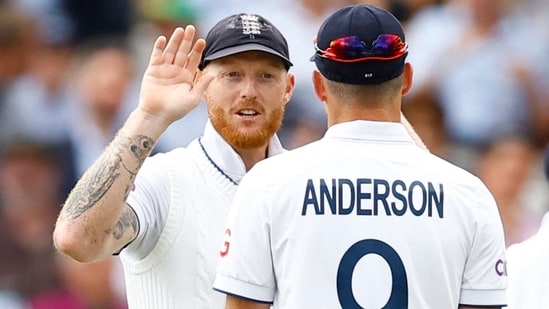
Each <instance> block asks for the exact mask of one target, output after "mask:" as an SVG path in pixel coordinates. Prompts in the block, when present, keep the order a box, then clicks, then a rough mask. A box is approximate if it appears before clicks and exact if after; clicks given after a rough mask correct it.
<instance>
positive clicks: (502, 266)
mask: <svg viewBox="0 0 549 309" xmlns="http://www.w3.org/2000/svg"><path fill="white" fill-rule="evenodd" d="M495 269H496V274H498V276H500V277H503V276H507V263H506V262H505V261H504V260H502V259H499V260H498V261H497V262H496V267H495Z"/></svg>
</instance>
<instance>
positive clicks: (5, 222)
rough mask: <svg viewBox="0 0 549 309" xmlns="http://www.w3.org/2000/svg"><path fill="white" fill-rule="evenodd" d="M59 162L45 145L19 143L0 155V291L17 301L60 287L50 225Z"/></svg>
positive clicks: (56, 206) (58, 182) (58, 186)
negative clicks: (8, 292)
mask: <svg viewBox="0 0 549 309" xmlns="http://www.w3.org/2000/svg"><path fill="white" fill-rule="evenodd" d="M62 164H63V162H62V161H61V157H60V156H59V155H58V153H57V151H56V150H55V149H53V148H52V147H51V146H49V145H44V144H41V143H36V142H30V141H29V142H27V141H18V142H14V143H12V144H9V145H7V146H6V148H5V150H4V151H3V152H2V156H1V157H0V222H1V223H0V246H1V248H2V250H0V290H7V291H12V293H15V295H18V296H19V297H20V298H21V299H22V300H27V299H30V298H32V297H35V296H37V295H39V294H41V293H43V292H45V291H48V290H50V289H52V288H56V287H58V286H59V278H58V276H57V274H56V273H55V270H54V265H55V264H54V255H55V249H54V248H53V243H52V240H51V237H50V236H49V235H51V233H52V231H53V225H54V223H55V218H56V215H57V213H58V211H59V205H60V203H61V201H62V198H63V197H62V196H61V187H62V182H63V180H62V173H61V172H60V170H61V169H60V166H61V165H62Z"/></svg>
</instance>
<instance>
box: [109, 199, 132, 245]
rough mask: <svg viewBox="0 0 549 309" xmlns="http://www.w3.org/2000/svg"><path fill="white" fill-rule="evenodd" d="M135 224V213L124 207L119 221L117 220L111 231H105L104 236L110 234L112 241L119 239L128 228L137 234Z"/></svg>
mask: <svg viewBox="0 0 549 309" xmlns="http://www.w3.org/2000/svg"><path fill="white" fill-rule="evenodd" d="M137 224H138V223H137V217H136V215H135V213H134V212H133V210H132V209H131V208H130V207H129V206H127V205H126V207H125V208H124V211H123V212H122V215H121V216H120V219H118V221H117V222H116V224H115V225H114V226H113V228H112V229H109V230H107V231H106V234H111V235H112V237H113V238H114V239H121V238H122V236H124V232H126V230H127V229H128V228H131V229H132V230H133V231H134V233H137Z"/></svg>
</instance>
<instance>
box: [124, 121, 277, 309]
mask: <svg viewBox="0 0 549 309" xmlns="http://www.w3.org/2000/svg"><path fill="white" fill-rule="evenodd" d="M282 151H283V149H282V147H281V145H280V142H279V140H278V138H277V137H276V136H275V137H273V139H272V140H271V142H270V144H269V156H270V155H274V154H278V153H280V152H282ZM222 171H223V172H222ZM245 172H246V171H245V167H244V164H243V162H242V160H241V158H240V157H239V156H238V155H237V154H236V152H234V151H233V150H232V148H231V147H230V146H229V145H228V144H227V143H226V142H225V141H224V140H223V139H222V138H221V137H220V136H219V135H218V133H217V132H215V131H214V130H213V127H212V126H211V124H209V123H208V125H207V126H206V130H205V133H204V137H203V138H201V140H198V139H197V140H195V141H193V142H191V144H189V146H188V147H187V148H178V149H175V150H173V151H171V152H168V153H165V154H157V155H155V156H153V157H151V158H149V159H147V160H146V162H145V164H144V166H143V168H142V169H141V171H140V172H139V174H138V177H137V179H136V183H135V185H136V187H135V189H134V191H133V192H132V193H131V194H130V197H129V199H128V203H129V204H130V205H131V206H132V208H134V210H135V211H136V213H137V215H138V218H139V223H140V231H139V235H138V237H137V238H136V240H134V241H133V242H132V243H131V244H130V245H129V246H128V247H127V248H125V249H124V250H122V252H121V254H120V256H121V260H122V265H123V267H124V274H125V283H126V293H127V298H128V304H129V307H130V308H131V309H135V308H154V309H161V308H193V309H195V308H224V304H225V295H224V294H221V293H218V292H216V291H214V290H213V289H212V285H213V280H214V277H215V267H216V263H217V258H218V256H219V252H220V248H221V245H222V241H223V230H224V226H225V219H226V216H227V213H228V209H229V207H230V205H231V202H232V199H233V196H234V194H235V192H236V188H237V185H236V183H238V182H239V181H240V179H241V178H242V176H244V174H245ZM156 239H157V241H156Z"/></svg>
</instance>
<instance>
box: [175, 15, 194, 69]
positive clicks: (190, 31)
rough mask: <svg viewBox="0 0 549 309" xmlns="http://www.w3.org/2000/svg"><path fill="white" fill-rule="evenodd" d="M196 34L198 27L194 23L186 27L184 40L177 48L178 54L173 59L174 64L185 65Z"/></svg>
mask: <svg viewBox="0 0 549 309" xmlns="http://www.w3.org/2000/svg"><path fill="white" fill-rule="evenodd" d="M195 34H196V29H195V27H194V26H193V25H188V26H187V27H186V28H185V33H184V34H183V41H181V43H180V44H179V47H178V49H177V54H176V55H175V59H174V61H173V63H174V64H176V65H179V66H181V67H183V66H185V63H186V62H187V58H188V55H189V51H190V50H191V46H192V44H193V40H194V35H195Z"/></svg>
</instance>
